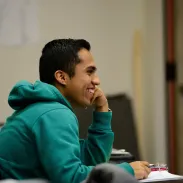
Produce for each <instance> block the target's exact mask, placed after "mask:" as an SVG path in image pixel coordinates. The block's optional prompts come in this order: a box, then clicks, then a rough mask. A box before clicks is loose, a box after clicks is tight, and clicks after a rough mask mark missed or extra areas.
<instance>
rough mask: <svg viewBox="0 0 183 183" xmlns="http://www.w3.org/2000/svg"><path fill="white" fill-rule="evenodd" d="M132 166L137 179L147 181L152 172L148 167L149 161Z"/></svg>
mask: <svg viewBox="0 0 183 183" xmlns="http://www.w3.org/2000/svg"><path fill="white" fill-rule="evenodd" d="M130 165H131V166H132V168H133V169H134V172H135V177H136V178H137V179H145V178H147V177H148V175H149V173H150V172H151V170H150V168H149V167H148V165H149V163H148V162H147V161H137V162H132V163H130Z"/></svg>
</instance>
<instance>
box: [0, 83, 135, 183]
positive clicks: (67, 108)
mask: <svg viewBox="0 0 183 183" xmlns="http://www.w3.org/2000/svg"><path fill="white" fill-rule="evenodd" d="M8 102H9V105H10V106H11V107H12V108H13V109H14V110H15V112H14V113H13V114H12V115H11V116H10V117H9V118H7V121H6V124H5V125H4V127H3V128H2V130H1V132H0V175H1V176H2V178H13V179H30V178H43V179H48V180H50V181H51V182H55V183H80V182H81V181H82V180H84V179H85V178H86V176H87V175H88V174H89V172H90V171H91V169H92V168H93V166H95V165H97V164H99V163H102V162H107V161H108V160H109V157H110V153H111V149H112V144H113V139H114V135H113V132H112V130H111V124H110V123H111V118H112V112H93V122H92V124H91V126H90V127H89V129H88V138H87V139H86V140H80V139H79V131H78V120H77V118H76V116H75V114H74V113H73V110H72V107H71V105H70V104H69V102H68V101H67V100H66V99H65V98H64V97H63V96H62V95H61V93H60V92H59V91H58V90H57V88H55V87H54V86H52V85H49V84H46V83H43V82H40V81H36V82H35V84H31V83H29V82H27V81H21V82H19V83H17V84H16V85H15V86H14V87H13V89H12V91H11V92H10V95H9V98H8ZM118 166H120V167H122V168H124V169H125V170H126V171H127V172H129V173H131V174H134V172H133V169H132V167H131V166H130V165H129V164H128V163H123V164H119V165H118Z"/></svg>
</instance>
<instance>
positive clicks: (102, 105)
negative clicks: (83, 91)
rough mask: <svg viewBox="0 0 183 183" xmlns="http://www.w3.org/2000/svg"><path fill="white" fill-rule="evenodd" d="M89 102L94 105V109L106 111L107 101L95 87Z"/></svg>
mask: <svg viewBox="0 0 183 183" xmlns="http://www.w3.org/2000/svg"><path fill="white" fill-rule="evenodd" d="M91 104H92V105H94V106H95V110H96V111H98V112H108V101H107V98H106V96H105V95H104V93H103V91H102V90H101V89H100V88H98V87H96V88H95V92H94V94H93V98H92V100H91Z"/></svg>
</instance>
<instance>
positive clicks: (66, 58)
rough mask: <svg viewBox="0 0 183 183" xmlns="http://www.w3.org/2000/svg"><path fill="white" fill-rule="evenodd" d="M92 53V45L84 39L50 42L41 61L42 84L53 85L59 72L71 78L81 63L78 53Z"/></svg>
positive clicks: (43, 52) (44, 49) (45, 47)
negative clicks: (85, 51)
mask: <svg viewBox="0 0 183 183" xmlns="http://www.w3.org/2000/svg"><path fill="white" fill-rule="evenodd" d="M83 48H84V49H87V50H88V51H90V48H91V47H90V43H89V42H88V41H86V40H84V39H55V40H52V41H50V42H48V43H47V44H46V45H45V46H44V48H43V50H42V55H41V58H40V61H39V76H40V80H41V81H42V82H45V83H48V84H53V83H54V81H55V77H54V73H55V72H56V71H57V70H62V71H64V72H66V73H67V74H68V75H69V76H70V77H73V76H74V74H75V67H76V65H77V64H78V63H80V60H79V57H78V52H79V51H80V50H81V49H83Z"/></svg>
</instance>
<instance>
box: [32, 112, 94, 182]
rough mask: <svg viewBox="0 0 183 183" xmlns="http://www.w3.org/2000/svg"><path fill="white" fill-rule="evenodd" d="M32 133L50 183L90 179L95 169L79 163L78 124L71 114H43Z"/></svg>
mask: <svg viewBox="0 0 183 183" xmlns="http://www.w3.org/2000/svg"><path fill="white" fill-rule="evenodd" d="M32 131H33V133H34V136H35V140H36V145H37V149H38V154H39V158H40V161H41V164H42V166H43V168H44V170H45V171H46V173H47V175H48V177H49V179H50V181H51V182H57V183H62V182H64V183H79V182H81V181H83V180H84V179H85V178H86V177H87V175H88V174H89V172H90V171H91V170H92V168H93V167H92V166H85V165H84V164H82V162H81V160H80V144H79V137H78V125H77V121H76V119H75V117H74V115H72V114H71V112H70V111H68V110H64V109H56V110H52V111H49V112H47V113H45V114H43V115H42V116H41V117H39V119H38V120H37V121H36V122H35V124H34V126H33V128H32Z"/></svg>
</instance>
